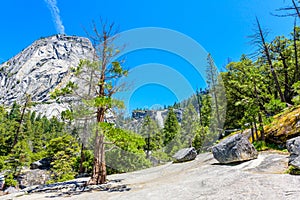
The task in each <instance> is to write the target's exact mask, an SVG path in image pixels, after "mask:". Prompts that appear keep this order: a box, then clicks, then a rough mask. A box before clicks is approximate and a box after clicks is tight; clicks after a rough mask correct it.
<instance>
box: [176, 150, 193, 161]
mask: <svg viewBox="0 0 300 200" xmlns="http://www.w3.org/2000/svg"><path fill="white" fill-rule="evenodd" d="M196 157H197V151H196V150H195V148H194V147H191V148H184V149H181V150H179V151H177V153H175V154H174V156H173V158H175V159H176V160H175V162H186V161H190V160H194V159H195V158H196Z"/></svg>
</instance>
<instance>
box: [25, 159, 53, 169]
mask: <svg viewBox="0 0 300 200" xmlns="http://www.w3.org/2000/svg"><path fill="white" fill-rule="evenodd" d="M50 164H51V159H50V158H43V159H41V160H38V161H36V162H33V163H31V164H30V169H42V170H45V169H46V170H48V169H50Z"/></svg>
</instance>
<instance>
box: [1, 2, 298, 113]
mask: <svg viewBox="0 0 300 200" xmlns="http://www.w3.org/2000/svg"><path fill="white" fill-rule="evenodd" d="M52 1H53V0H52ZM288 3H289V1H287V0H286V1H285V3H284V1H283V0H263V1H262V0H209V1H208V0H206V1H204V0H188V1H179V0H151V1H149V0H148V1H144V0H110V1H104V0H77V1H74V0H72V1H71V0H57V6H58V9H59V15H60V19H61V21H62V25H63V26H64V30H65V33H66V34H68V35H79V36H85V32H84V30H83V27H86V28H89V27H90V24H91V21H92V20H97V19H99V18H100V17H102V18H104V19H108V20H109V21H114V22H115V23H116V24H118V25H119V27H120V31H121V32H122V31H126V30H131V29H135V28H142V27H161V28H167V29H171V30H174V31H177V32H179V33H182V34H185V35H186V36H187V37H190V38H192V39H193V40H195V41H196V42H197V43H199V44H200V45H202V47H203V48H204V49H205V50H206V51H207V52H210V53H211V54H212V56H213V58H214V60H215V63H216V65H217V66H218V67H219V68H220V69H221V68H222V67H224V65H225V64H226V63H227V60H228V58H230V59H231V60H233V61H235V60H238V59H239V58H240V56H241V54H243V53H246V54H249V53H252V52H253V51H255V48H254V47H253V46H251V45H250V40H249V38H247V36H249V35H251V34H253V28H254V22H255V16H257V17H258V18H259V20H260V21H261V25H262V26H263V27H264V28H265V29H268V30H269V32H270V34H269V39H272V37H273V36H274V35H283V34H285V35H287V34H288V33H289V32H290V31H291V30H292V23H293V19H291V18H278V17H274V16H271V15H270V13H271V12H274V10H275V9H277V8H279V7H282V6H284V5H287V4H288ZM0 5H1V8H2V9H1V12H0V19H1V21H0V23H1V24H0V25H1V31H0V47H1V48H0V61H6V60H7V59H9V58H11V57H12V56H14V55H16V54H17V53H18V52H20V51H21V50H22V49H24V48H25V47H27V46H28V45H30V44H31V43H32V42H33V41H34V40H36V39H38V38H40V37H42V36H49V35H53V34H56V33H57V28H56V26H55V24H54V23H53V21H54V19H53V16H52V15H51V12H50V10H49V7H48V6H47V4H46V2H45V1H44V0H29V1H24V0H9V1H8V0H6V1H1V2H0ZM174 43H175V45H176V41H174ZM195 56H196V55H195ZM126 59H127V61H126V65H127V66H128V68H130V69H133V68H134V67H137V66H140V65H143V64H147V63H158V64H163V65H166V66H168V67H169V68H172V69H174V70H175V71H176V72H179V73H180V74H181V75H182V76H183V77H184V78H185V79H186V80H187V81H188V82H190V86H191V87H192V88H193V89H195V88H197V87H205V84H204V81H203V80H201V77H200V78H199V77H198V75H195V74H196V73H195V72H194V69H193V67H192V66H191V64H190V63H188V62H187V61H186V60H185V58H181V57H180V56H176V55H172V53H169V52H165V51H161V50H151V49H146V50H143V51H134V52H130V53H128V54H127V55H126ZM149 76H154V77H153V78H155V76H156V77H157V76H162V77H164V78H165V79H174V78H175V79H176V77H175V75H174V77H173V76H171V77H169V76H168V74H157V73H156V75H155V74H151V73H149ZM135 78H137V77H135ZM178 80H179V79H178ZM177 84H178V85H180V84H181V83H180V82H178V83H177ZM181 89H182V91H187V89H186V88H185V87H184V86H182V88H181ZM183 94H184V95H186V94H185V93H183ZM183 94H182V95H181V94H179V95H178V94H176V91H174V90H172V89H170V86H168V85H165V86H162V85H160V84H159V82H154V83H152V82H149V84H145V83H144V85H140V87H138V88H137V89H136V90H135V91H133V92H131V95H130V96H129V97H127V98H129V101H128V102H127V107H129V108H128V109H130V110H131V109H133V108H134V107H151V106H152V105H157V104H159V105H164V104H172V103H174V101H176V100H177V99H179V100H182V99H181V98H182V96H183ZM186 96H187V95H186ZM187 97H188V96H187Z"/></svg>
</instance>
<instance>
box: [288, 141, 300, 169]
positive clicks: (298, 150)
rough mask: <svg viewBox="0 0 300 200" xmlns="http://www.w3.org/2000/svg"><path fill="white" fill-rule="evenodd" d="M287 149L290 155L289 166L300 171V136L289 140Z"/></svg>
mask: <svg viewBox="0 0 300 200" xmlns="http://www.w3.org/2000/svg"><path fill="white" fill-rule="evenodd" d="M286 148H287V150H288V151H289V153H290V157H289V165H292V166H293V167H296V168H297V169H300V136H298V137H295V138H292V139H289V140H288V141H287V142H286Z"/></svg>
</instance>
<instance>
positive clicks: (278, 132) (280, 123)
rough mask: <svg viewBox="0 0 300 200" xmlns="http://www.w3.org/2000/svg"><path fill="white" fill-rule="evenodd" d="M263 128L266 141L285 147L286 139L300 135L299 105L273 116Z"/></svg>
mask: <svg viewBox="0 0 300 200" xmlns="http://www.w3.org/2000/svg"><path fill="white" fill-rule="evenodd" d="M264 130H265V138H266V142H267V143H271V144H277V145H278V146H280V147H285V145H286V142H287V140H289V139H291V138H294V137H297V136H299V135H300V107H295V108H293V109H292V110H291V109H289V110H287V111H285V112H283V113H280V114H278V115H276V116H274V120H273V121H272V123H271V124H268V125H266V126H265V127H264Z"/></svg>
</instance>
